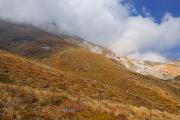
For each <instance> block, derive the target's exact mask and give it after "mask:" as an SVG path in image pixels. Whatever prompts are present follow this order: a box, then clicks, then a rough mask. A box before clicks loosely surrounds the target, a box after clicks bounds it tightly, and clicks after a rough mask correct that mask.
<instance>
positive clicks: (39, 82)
mask: <svg viewBox="0 0 180 120" xmlns="http://www.w3.org/2000/svg"><path fill="white" fill-rule="evenodd" d="M92 54H94V53H92ZM104 59H105V58H104ZM0 61H1V62H0V73H1V74H0V76H1V77H0V85H1V86H2V88H3V89H1V91H2V90H4V91H5V92H1V93H2V95H3V96H4V97H1V98H4V99H1V103H2V104H3V105H5V104H10V103H11V102H13V101H14V99H15V100H16V99H18V100H19V99H20V101H22V100H26V99H25V98H24V97H23V98H19V97H20V96H12V93H11V91H9V90H10V89H12V92H13V91H18V90H17V87H18V86H19V87H20V90H21V88H22V91H23V90H24V89H25V93H24V92H23V94H25V97H26V95H27V97H30V99H28V103H26V102H25V103H24V104H23V105H25V106H26V107H27V106H28V105H29V101H30V103H31V102H32V101H36V98H38V99H39V97H41V95H39V94H36V93H37V92H35V93H34V92H33V93H32V94H33V95H34V96H35V97H33V96H31V89H32V91H34V90H33V89H37V90H40V91H39V92H40V93H41V91H42V93H43V91H49V92H50V96H51V95H53V94H58V95H59V94H60V95H61V94H62V93H63V94H62V95H65V96H68V99H70V101H72V102H70V104H73V105H74V104H75V103H76V101H77V104H76V105H75V106H74V107H75V108H74V107H72V108H71V109H72V110H73V111H74V109H78V108H76V106H81V107H85V108H84V110H80V111H79V110H77V111H76V110H75V112H73V113H74V114H73V115H71V114H70V116H68V117H72V116H74V115H75V117H78V118H79V117H80V118H82V117H83V116H82V115H84V114H85V115H87V114H88V115H89V117H90V118H91V117H93V115H95V116H94V117H98V116H100V117H102V116H103V117H104V116H106V117H105V118H112V119H116V118H117V119H118V116H114V117H115V118H114V117H113V116H112V115H110V114H109V113H108V112H107V111H111V112H112V113H113V114H114V115H115V113H116V112H117V113H120V116H119V117H127V118H128V114H132V111H133V110H134V109H135V107H130V105H131V103H134V104H136V105H138V104H137V103H138V102H137V101H136V100H139V98H136V99H135V98H134V99H133V98H131V97H129V96H128V95H130V94H127V93H125V91H123V90H120V89H118V88H117V87H116V86H114V84H112V85H108V84H104V82H100V81H99V80H98V81H97V80H94V79H87V78H84V77H81V76H79V74H74V75H75V76H74V75H73V74H72V73H68V72H66V73H64V72H62V71H60V70H57V69H55V68H51V67H48V66H46V65H44V64H41V63H36V62H33V61H31V60H28V59H24V58H22V57H18V56H15V55H12V54H9V53H7V52H4V51H0ZM77 76H78V77H77ZM127 84H128V82H127ZM132 84H133V83H132ZM123 85H124V84H123ZM133 85H135V84H133ZM6 86H7V87H6ZM13 86H14V87H13ZM16 86H17V87H16ZM118 87H123V86H118ZM137 87H140V85H137ZM4 88H6V89H4ZM139 89H141V87H140V88H139ZM29 90H30V96H28V95H29V93H28V91H29ZM130 90H131V89H129V91H130ZM149 90H151V89H149ZM26 91H27V92H26ZM35 91H36V90H35ZM9 92H10V93H9ZM151 92H153V91H152V90H151ZM51 93H52V94H51ZM133 94H134V93H133ZM157 94H158V95H159V93H157ZM20 95H21V92H20ZM58 95H57V96H58ZM10 96H11V97H10ZM163 96H164V95H162V96H161V97H162V100H161V101H160V102H162V103H163V101H166V102H165V105H163V106H165V107H166V108H168V109H164V108H163V109H162V110H167V111H168V110H170V111H171V112H175V113H177V112H178V103H176V102H174V100H173V98H170V97H167V98H165V97H163ZM6 97H10V98H11V99H10V101H9V103H7V101H6V99H7V98H6ZM16 97H17V98H16ZM31 97H32V99H31ZM156 97H158V96H156ZM57 98H59V99H60V98H61V97H57ZM42 99H43V98H42ZM62 99H63V96H62ZM130 99H131V100H132V101H131V103H130ZM163 99H164V100H163ZM31 100H32V101H31ZM73 101H75V103H74V102H73ZM4 102H5V103H4ZM41 102H42V101H41V100H40V102H35V104H38V105H40V103H41ZM45 102H46V101H45ZM47 102H48V101H47ZM78 102H79V105H78ZM136 102H137V103H136ZM139 102H141V103H143V104H141V106H148V104H149V103H148V101H144V102H143V101H142V100H140V101H139ZM68 103H69V102H68ZM95 103H96V104H98V105H96V104H95ZM110 103H112V104H110ZM125 103H126V104H127V103H128V104H129V106H125V108H123V109H125V110H123V111H117V110H115V108H116V107H118V106H119V109H120V108H121V109H122V107H123V105H122V104H125ZM146 103H147V104H146ZM19 104H20V103H19ZM31 104H34V103H31ZM63 104H66V102H65V103H63ZM63 104H62V106H64V105H63ZM23 105H22V106H23ZM51 105H52V104H48V106H46V110H48V111H47V112H50V113H49V114H46V115H50V116H51V109H54V108H51ZM68 105H69V104H68ZM104 105H105V106H104ZM154 105H155V106H154V107H153V108H154V109H156V108H157V109H160V110H161V107H163V106H161V105H159V106H158V104H155V103H154ZM70 106H71V105H70ZM100 106H101V107H100ZM115 106H116V107H115ZM138 106H140V105H138ZM9 107H13V108H14V107H15V105H14V104H13V105H12V106H9ZM9 107H8V108H6V107H5V108H4V109H6V110H7V111H8V110H9V109H10V108H9ZM20 107H21V106H20ZM40 107H42V106H41V105H40ZM18 108H19V107H18ZM98 108H100V109H98ZM19 109H20V108H19ZM42 109H45V108H42ZM42 109H40V110H42ZM97 109H98V111H101V112H100V113H102V112H103V114H95V112H93V111H95V110H97ZM136 109H138V110H140V111H141V109H140V108H136ZM13 110H16V109H15V108H14V109H13ZM27 110H28V109H27ZM49 110H50V111H49ZM114 110H115V111H114ZM138 110H137V111H136V112H135V114H134V118H135V117H137V112H140V111H138ZM9 112H10V111H9ZM16 112H17V111H16ZM16 112H15V114H16V115H19V114H20V113H21V114H23V113H24V112H26V111H21V112H20V111H18V112H17V113H16ZM19 112H20V113H19ZM29 112H30V113H29V114H32V113H31V112H33V110H32V109H30V110H29ZM141 112H142V111H141ZM151 112H152V113H153V114H154V115H155V112H153V111H151ZM151 112H147V113H146V115H143V116H141V117H149V113H151ZM65 113H66V112H65ZM127 113H128V114H127ZM9 114H10V113H9ZM21 114H20V115H21ZM27 114H28V113H27ZM57 114H58V113H57ZM68 114H69V113H68ZM153 114H152V115H153ZM158 114H159V115H160V116H161V115H163V114H164V113H162V112H160V111H159V112H158ZM53 115H54V117H58V116H61V115H62V116H63V115H64V114H58V115H56V113H54V114H53ZM101 115H102V116H101ZM118 115H119V114H118ZM122 115H123V116H122ZM166 115H167V116H170V117H172V118H173V119H176V117H175V116H172V115H170V114H167V113H166ZM27 116H28V115H27ZM34 116H38V117H42V116H43V117H44V116H45V115H40V114H35V115H34ZM5 117H7V116H5ZM46 117H47V118H48V116H46ZM51 117H53V116H51ZM103 117H102V118H103ZM177 117H178V116H177ZM87 118H88V117H87ZM159 118H160V117H159Z"/></svg>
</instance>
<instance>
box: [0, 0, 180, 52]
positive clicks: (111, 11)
mask: <svg viewBox="0 0 180 120" xmlns="http://www.w3.org/2000/svg"><path fill="white" fill-rule="evenodd" d="M120 1H121V0H96V1H93V0H46V1H44V0H0V17H1V18H2V19H5V20H11V21H13V22H18V23H27V24H32V25H34V26H37V27H41V28H43V29H46V30H49V31H52V32H57V33H61V32H62V31H66V32H68V33H70V34H74V35H77V36H80V37H82V38H84V39H87V40H89V41H92V42H95V43H99V44H101V45H105V46H107V47H109V48H110V49H112V50H114V51H115V52H116V53H117V54H118V55H130V54H133V53H137V52H139V53H141V54H144V53H147V52H151V53H163V52H165V51H166V50H168V49H170V48H172V47H173V46H174V45H176V44H180V34H179V33H180V18H175V17H172V16H171V15H170V14H167V15H166V16H165V17H164V18H163V19H162V22H161V23H160V24H158V23H156V22H154V20H153V18H150V17H149V15H148V17H147V16H146V17H142V16H134V17H132V16H131V14H130V13H132V12H135V11H136V10H135V9H134V8H133V7H132V6H131V5H129V4H125V5H124V4H122V3H121V2H120ZM142 9H143V8H142ZM144 13H145V14H147V13H148V11H147V9H145V8H144Z"/></svg>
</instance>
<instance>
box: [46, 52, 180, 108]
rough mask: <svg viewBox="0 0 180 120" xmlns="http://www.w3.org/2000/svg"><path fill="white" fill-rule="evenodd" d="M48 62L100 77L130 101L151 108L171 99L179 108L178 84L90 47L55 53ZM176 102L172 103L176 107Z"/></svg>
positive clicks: (64, 69)
mask: <svg viewBox="0 0 180 120" xmlns="http://www.w3.org/2000/svg"><path fill="white" fill-rule="evenodd" d="M48 64H49V65H51V66H52V67H55V68H59V69H61V70H63V71H67V72H72V73H73V74H77V75H78V76H81V77H86V78H90V79H93V80H96V81H100V82H102V83H104V84H105V85H108V87H113V88H114V89H115V90H116V91H115V93H116V94H118V92H120V93H119V95H120V96H121V97H122V98H121V99H123V101H126V102H127V103H131V104H134V105H138V106H142V105H145V106H146V107H149V108H151V107H152V104H153V106H154V107H155V108H156V107H157V108H158V106H159V109H166V108H168V107H167V106H169V105H170V104H169V102H170V103H171V102H172V103H173V104H174V105H175V104H176V105H177V109H179V107H178V106H179V105H178V104H179V103H176V99H179V95H180V94H179V92H178V91H179V88H178V86H176V85H174V84H173V83H167V82H165V81H161V80H158V79H155V78H150V77H145V76H141V75H139V74H134V73H131V72H129V71H128V70H126V69H124V68H123V67H122V66H118V65H117V64H116V63H114V62H113V61H111V60H110V59H108V58H106V57H104V56H102V55H99V54H96V53H92V52H89V51H88V50H85V49H68V50H65V51H63V52H60V53H57V54H55V55H53V56H52V57H51V58H50V59H49V61H48ZM111 90H113V89H111ZM157 91H158V92H157ZM121 93H123V94H121ZM161 105H162V106H161ZM166 105H167V106H166ZM174 105H172V106H171V105H170V106H171V107H173V106H174ZM160 106H161V107H162V108H161V107H160ZM163 106H164V107H163ZM165 106H166V107H165ZM175 109H176V107H175Z"/></svg>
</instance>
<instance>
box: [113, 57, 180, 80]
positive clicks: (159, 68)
mask: <svg viewBox="0 0 180 120" xmlns="http://www.w3.org/2000/svg"><path fill="white" fill-rule="evenodd" d="M112 59H113V60H114V61H115V62H117V63H119V64H122V65H124V66H125V67H126V68H127V69H129V70H130V71H134V72H137V73H140V74H143V75H151V76H154V77H157V78H159V79H164V80H172V79H174V78H175V77H176V76H178V75H180V65H179V64H178V62H169V63H156V62H150V61H143V60H133V59H128V58H125V57H124V58H123V57H122V58H121V57H113V58H112Z"/></svg>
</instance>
